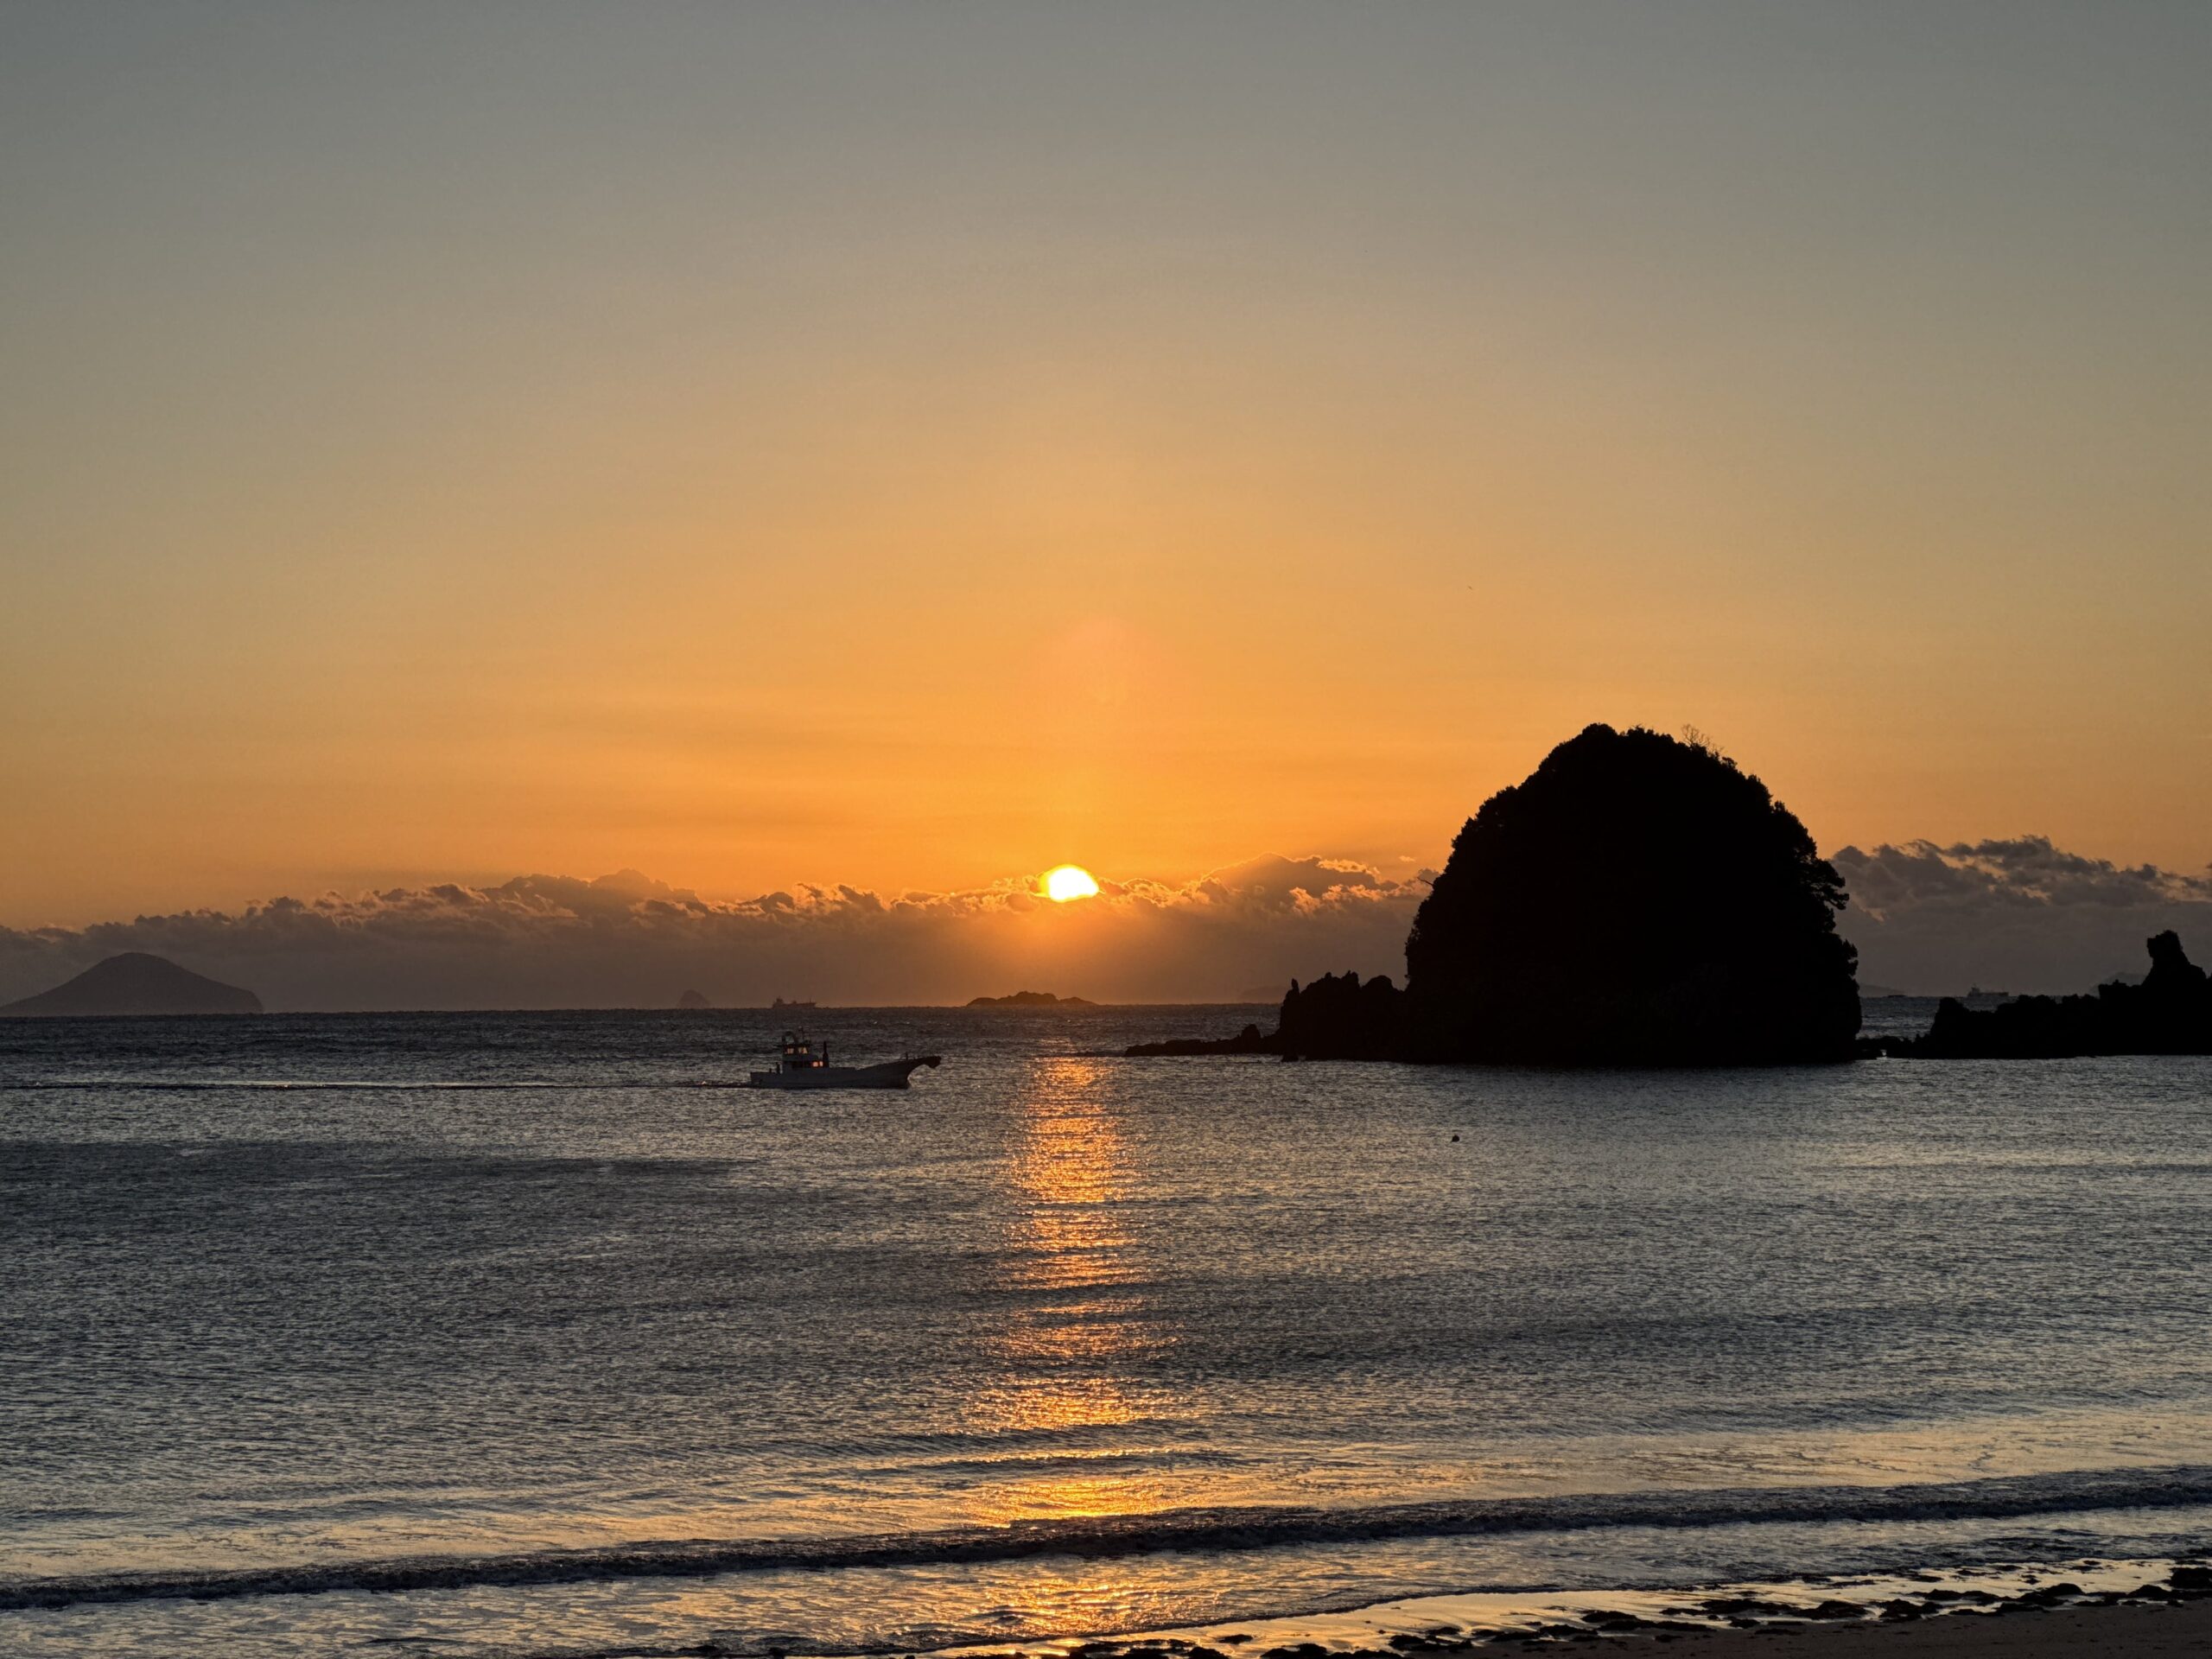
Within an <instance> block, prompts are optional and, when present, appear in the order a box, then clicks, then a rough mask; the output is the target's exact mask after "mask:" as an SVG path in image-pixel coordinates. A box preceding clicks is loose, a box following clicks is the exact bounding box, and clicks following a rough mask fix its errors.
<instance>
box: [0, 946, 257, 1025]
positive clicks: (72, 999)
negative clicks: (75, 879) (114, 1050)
mask: <svg viewBox="0 0 2212 1659" xmlns="http://www.w3.org/2000/svg"><path fill="white" fill-rule="evenodd" d="M260 1012H261V999H260V998H259V997H257V996H256V995H254V994H253V993H252V992H251V991H249V990H245V989H242V988H239V987H238V986H236V985H225V984H222V983H220V982H218V981H215V980H212V979H208V978H206V977H204V976H201V975H199V974H195V973H194V972H193V971H192V970H191V969H188V968H180V967H178V966H177V965H176V963H173V962H171V961H170V960H169V959H168V957H153V956H149V955H147V954H146V953H145V952H144V951H143V950H127V951H125V952H124V954H123V955H121V956H119V957H108V958H107V959H106V960H105V961H103V962H96V963H93V964H92V966H91V967H89V968H87V969H85V971H84V972H83V973H81V974H79V975H78V976H76V978H74V979H73V980H70V981H69V982H67V983H66V984H61V985H57V986H55V987H54V988H53V989H52V990H50V991H41V993H39V995H36V996H27V997H25V998H23V1000H22V1001H20V1002H10V1003H9V1004H8V1005H7V1006H6V1007H0V1018H28V1017H33V1016H37V1015H48V1016H67V1015H71V1014H259V1013H260Z"/></svg>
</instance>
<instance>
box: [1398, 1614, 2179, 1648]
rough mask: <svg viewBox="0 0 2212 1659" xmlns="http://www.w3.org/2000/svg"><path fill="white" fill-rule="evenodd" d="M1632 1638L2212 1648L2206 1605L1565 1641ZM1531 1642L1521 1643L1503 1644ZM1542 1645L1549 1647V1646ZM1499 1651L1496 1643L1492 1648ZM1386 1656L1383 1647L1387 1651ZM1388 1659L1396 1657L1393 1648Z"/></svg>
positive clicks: (1820, 1644)
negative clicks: (1392, 1652) (1495, 1647)
mask: <svg viewBox="0 0 2212 1659" xmlns="http://www.w3.org/2000/svg"><path fill="white" fill-rule="evenodd" d="M1631 1643H1632V1644H1634V1645H1635V1646H1636V1647H1637V1648H1638V1649H1643V1648H1653V1649H1664V1651H1665V1652H1666V1653H1667V1654H1668V1655H1669V1659H1675V1656H1680V1659H1704V1656H1710V1659H1755V1656H1758V1655H1774V1656H1782V1655H1791V1656H1802V1659H1890V1656H1891V1655H1895V1656H1897V1659H1906V1656H1913V1659H1921V1656H1926V1659H1940V1656H1948V1655H1951V1654H1959V1655H1990V1656H1997V1655H2005V1656H2013V1659H2046V1656H2047V1659H2060V1656H2072V1655H2081V1654H2092V1653H2093V1654H2096V1655H2098V1656H2100V1659H2164V1656H2169V1655H2171V1656H2180V1655H2184V1654H2186V1655H2190V1656H2196V1659H2202V1656H2204V1655H2208V1654H2212V1602H2206V1601H2196V1602H2183V1603H2180V1604H2178V1605H2171V1606H2153V1607H2060V1608H2016V1609H2012V1610H2010V1611H2005V1612H2004V1613H2002V1614H1999V1615H1992V1614H1989V1613H1967V1612H1959V1613H1946V1614H1944V1615H1942V1617H1941V1618H1925V1619H1920V1620H1917V1621H1915V1622H1912V1623H1909V1624H1891V1623H1887V1622H1884V1623H1879V1624H1843V1625H1834V1626H1828V1627H1826V1628H1822V1627H1820V1626H1815V1625H1802V1624H1801V1625H1770V1626H1767V1627H1765V1628H1763V1629H1760V1630H1713V1631H1707V1632H1703V1633H1700V1634H1698V1635H1695V1636H1692V1635H1688V1634H1678V1633H1675V1632H1667V1631H1662V1632H1660V1633H1658V1634H1656V1635H1652V1636H1637V1635H1633V1634H1630V1635H1623V1636H1612V1637H1596V1636H1586V1637H1579V1638H1576V1637H1568V1638H1565V1640H1564V1642H1563V1643H1561V1645H1565V1646H1567V1647H1571V1648H1573V1649H1579V1650H1580V1651H1583V1652H1604V1651H1605V1650H1606V1649H1611V1648H1620V1647H1625V1646H1628V1645H1630V1644H1631ZM1533 1645H1537V1644H1535V1643H1529V1642H1526V1641H1520V1642H1510V1643H1501V1644H1499V1647H1501V1648H1504V1649H1512V1648H1527V1647H1530V1646H1533ZM1543 1645H1551V1644H1550V1643H1545V1644H1543ZM1493 1650H1497V1649H1493ZM1385 1651H1386V1652H1388V1651H1389V1650H1388V1649H1386V1650H1385ZM1392 1659H1395V1654H1393V1656H1392Z"/></svg>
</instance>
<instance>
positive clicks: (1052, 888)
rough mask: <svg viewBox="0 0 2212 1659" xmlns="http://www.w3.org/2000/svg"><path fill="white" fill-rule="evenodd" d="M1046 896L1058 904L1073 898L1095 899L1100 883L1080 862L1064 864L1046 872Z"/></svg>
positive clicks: (1063, 903)
mask: <svg viewBox="0 0 2212 1659" xmlns="http://www.w3.org/2000/svg"><path fill="white" fill-rule="evenodd" d="M1045 896H1046V898H1047V899H1051V900H1052V902H1053V903H1054V904H1056V905H1065V903H1067V901H1068V900H1069V899H1095V898H1096V897H1097V896H1098V883H1097V881H1096V880H1094V879H1093V878H1092V876H1091V874H1090V871H1089V870H1086V869H1084V868H1083V866H1082V865H1080V864H1063V865H1061V866H1060V867H1059V868H1057V869H1051V870H1047V871H1046V872H1045Z"/></svg>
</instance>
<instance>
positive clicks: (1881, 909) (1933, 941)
mask: <svg viewBox="0 0 2212 1659" xmlns="http://www.w3.org/2000/svg"><path fill="white" fill-rule="evenodd" d="M1834 863H1835V866H1836V868H1838V869H1839V870H1840V872H1842V874H1843V876H1844V878H1845V880H1847V882H1848V883H1849V885H1850V889H1851V895H1852V904H1851V907H1850V909H1848V910H1847V911H1846V912H1844V915H1843V918H1842V923H1841V925H1842V928H1843V931H1844V932H1845V933H1846V934H1847V935H1848V936H1849V937H1850V938H1851V939H1852V940H1853V942H1854V943H1855V944H1857V945H1858V946H1859V953H1860V963H1859V978H1860V981H1861V982H1862V983H1864V984H1867V985H1870V986H1884V987H1895V988H1900V989H1904V990H1911V991H1921V992H1930V993H1933V992H1942V991H1956V990H1963V989H1964V988H1967V986H1969V985H1977V984H1978V985H1981V986H1984V987H1987V988H2002V989H2007V990H2016V991H2037V990H2050V991H2066V990H2082V989H2086V988H2088V987H2090V986H2093V985H2094V984H2096V983H2097V982H2100V981H2101V980H2104V979H2108V978H2110V977H2112V976H2113V975H2114V974H2117V973H2122V972H2139V971H2140V970H2141V968H2142V966H2143V963H2144V954H2143V941H2144V939H2145V938H2147V937H2148V936H2149V935H2150V934H2152V933H2154V932H2157V931H2159V930H2160V929H2161V928H2167V927H2172V928H2177V929H2178V930H2179V931H2180V932H2181V935H2182V938H2183V941H2184V942H2185V943H2187V944H2190V946H2191V947H2193V948H2194V950H2196V956H2197V958H2198V959H2199V960H2200V961H2212V875H2185V874H2176V873H2174V872H2171V871H2167V870H2161V869H2158V868H2155V867H2153V866H2150V865H2142V866H2138V867H2135V868H2126V867H2123V866H2118V865H2114V864H2113V863H2110V862H2108V861H2104V860H2101V859H2092V858H2084V857H2082V856H2080V855H2076V854H2073V853H2069V852H2065V851H2063V850H2062V849H2058V848H2056V847H2054V846H2053V845H2052V844H2051V843H2050V842H2049V841H2048V840H2045V839H2044V838H2042V837H2040V836H2022V837H2019V838H2018V839H2015V840H2010V841H1984V842H1972V843H1968V842H1960V843H1958V844H1955V845H1952V846H1938V845H1936V844H1935V843H1933V842H1905V843H1904V844H1902V845H1895V846H1893V845H1889V844H1884V845H1882V846H1878V847H1876V848H1874V849H1872V851H1862V850H1861V849H1859V848H1856V847H1847V848H1845V849H1843V850H1842V851H1841V852H1840V853H1837V854H1835V855H1834ZM1430 874H1432V873H1430V872H1427V871H1423V872H1421V873H1420V874H1417V875H1413V876H1409V877H1405V878H1391V877H1387V876H1385V875H1383V874H1382V873H1380V872H1378V871H1376V870H1374V869H1371V868H1366V867H1364V866H1362V865H1359V864H1356V863H1352V862H1350V861H1343V860H1334V859H1325V858H1319V857H1307V858H1285V857H1281V856H1277V855H1268V856H1265V857H1261V858H1255V859H1251V860H1248V861H1245V862H1244V863H1242V864H1237V865H1232V866H1230V867H1229V868H1224V869H1219V870H1215V871H1213V872H1211V874H1207V875H1205V876H1204V877H1202V878H1201V879H1199V880H1196V881H1192V882H1189V883H1186V884H1183V885H1180V886H1178V885H1174V884H1171V883H1164V882H1154V881H1132V882H1128V883H1115V882H1110V881H1109V882H1107V883H1105V884H1104V886H1103V891H1102V893H1101V894H1100V896H1099V897H1097V898H1096V899H1084V900H1080V901H1078V902H1077V903H1075V904H1071V905H1054V904H1052V903H1049V902H1047V901H1046V900H1044V899H1039V898H1038V897H1037V896H1036V895H1035V894H1034V893H1033V892H1032V891H1030V890H1029V888H1028V886H1027V883H1024V882H1020V881H1007V882H1001V883H1000V884H998V885H996V886H994V887H984V888H978V889H975V890H972V891H968V892H959V893H919V892H916V893H897V894H890V893H874V892H870V891H868V890H866V889H863V888H859V887H847V886H836V887H796V888H794V889H792V890H791V891H790V892H788V893H764V894H762V895H761V896H760V897H759V898H756V899H744V900H737V901H731V900H719V899H702V898H701V897H700V896H699V895H698V894H696V893H690V892H687V891H684V890H683V889H681V888H677V887H669V886H667V885H665V884H664V883H662V882H659V881H656V880H651V879H650V878H648V877H646V876H644V875H640V874H638V873H637V872H636V871H634V870H625V871H622V872H620V873H619V874H614V875H608V876H602V877H601V878H599V879H598V880H578V879H575V878H573V877H568V876H551V875H529V876H521V877H518V878H517V879H516V880H512V881H508V882H505V883H503V884H501V885H500V886H498V887H463V886H458V885H454V884H443V885H440V886H436V887H408V888H393V889H391V890H390V891H387V892H383V893H359V894H356V895H353V896H351V897H348V896H344V895H340V894H336V893H326V894H323V895H322V896H321V897H319V898H313V899H270V900H269V901H267V902H266V903H263V904H257V905H250V906H246V907H245V909H243V910H241V911H238V912H223V911H214V910H195V911H188V912H180V913H177V914H175V915H168V916H141V917H138V918H136V919H134V920H131V921H127V922H110V923H102V924H99V925H95V926H92V927H86V928H81V929H65V928H41V929H32V930H23V931H18V930H10V929H5V928H0V1001H10V1000H12V999H13V998H16V997H17V996H22V995H29V994H30V993H31V992H34V991H38V990H43V989H45V988H47V987H48V986H49V985H53V984H55V983H58V982H60V981H61V980H64V979H67V977H69V976H71V975H72V974H74V973H76V972H78V971H79V969H84V968H86V967H89V966H90V965H91V964H92V963H94V962H97V961H98V960H99V959H100V958H101V957H106V956H111V955H113V954H114V953H115V952H117V951H119V950H149V951H152V952H154V953H155V954H156V955H159V956H164V957H171V958H173V959H175V960H176V961H178V962H181V963H183V964H184V965H185V966H186V967H188V968H190V969H194V971H196V972H199V973H203V974H207V975H210V976H213V977H215V978H217V979H221V980H225V981H227V982H231V983H233V984H239V985H245V986H247V987H250V988H252V989H253V990H255V991H257V992H258V993H259V994H260V995H261V997H262V999H263V1001H264V1002H265V1003H267V1004H268V1006H269V1007H271V1008H273V1009H302V1008H329V1009H350V1008H455V1007H665V1006H668V1005H670V1004H672V1003H673V1002H674V1001H676V999H677V996H678V995H681V994H682V993H683V991H685V990H687V989H696V990H699V991H702V992H703V993H704V994H705V995H707V996H708V998H709V1000H710V1001H714V1002H715V1003H717V1004H719V1005H721V1006H725V1007H758V1006H761V1005H764V1004H766V1002H768V1001H771V1000H772V998H775V997H778V996H785V997H794V998H798V997H804V998H810V999H813V1000H817V1001H823V1002H832V1003H856V1004H868V1003H874V1004H897V1003H932V1002H963V1001H967V999H968V998H969V997H970V996H975V995H986V994H988V995H998V994H1003V993H1005V992H1007V991H1012V990H1020V989H1038V990H1050V991H1055V992H1058V993H1059V994H1061V995H1077V996H1087V997H1090V998H1092V999H1094V1000H1096V1001H1116V1002H1177V1001H1230V1000H1234V999H1236V998H1238V997H1239V995H1240V994H1242V993H1244V992H1246V991H1248V990H1254V989H1258V988H1263V987H1264V988H1269V994H1270V995H1273V994H1274V992H1275V991H1277V990H1279V989H1280V988H1281V987H1282V986H1284V985H1286V984H1287V983H1288V982H1289V981H1290V980H1291V979H1292V978H1294V977H1296V978H1300V979H1307V978H1311V977H1313V976H1316V975H1318V974H1320V973H1322V972H1324V971H1334V970H1341V969H1346V968H1351V969H1357V970H1358V971H1359V972H1360V973H1362V974H1363V975H1364V974H1373V973H1388V974H1390V975H1392V976H1402V974H1403V972H1404V969H1405V954H1404V945H1405V937H1406V931H1407V929H1408V927H1409V926H1411V925H1412V922H1413V914H1414V908H1415V907H1416V906H1418V905H1419V904H1420V902H1421V899H1422V897H1423V896H1424V895H1425V894H1426V893H1427V891H1428V880H1429V877H1430Z"/></svg>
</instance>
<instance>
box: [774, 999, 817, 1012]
mask: <svg viewBox="0 0 2212 1659" xmlns="http://www.w3.org/2000/svg"><path fill="white" fill-rule="evenodd" d="M813 1006H814V1004H813V1003H811V1002H786V1001H784V999H783V998H782V997H780V996H779V997H778V998H777V999H776V1000H775V1001H772V1002H771V1003H770V1004H769V1005H768V1012H769V1013H771V1014H798V1013H802V1012H804V1010H806V1009H808V1008H810V1007H813Z"/></svg>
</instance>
